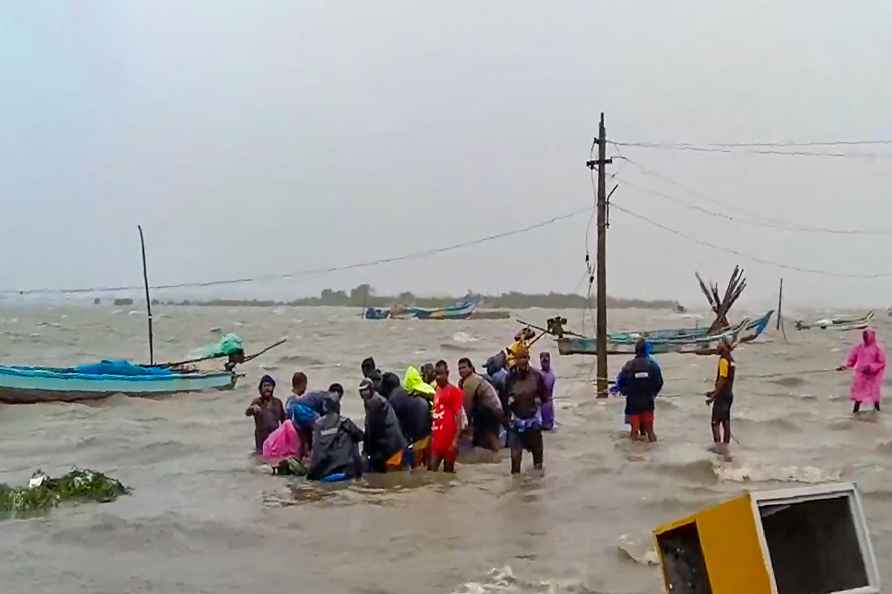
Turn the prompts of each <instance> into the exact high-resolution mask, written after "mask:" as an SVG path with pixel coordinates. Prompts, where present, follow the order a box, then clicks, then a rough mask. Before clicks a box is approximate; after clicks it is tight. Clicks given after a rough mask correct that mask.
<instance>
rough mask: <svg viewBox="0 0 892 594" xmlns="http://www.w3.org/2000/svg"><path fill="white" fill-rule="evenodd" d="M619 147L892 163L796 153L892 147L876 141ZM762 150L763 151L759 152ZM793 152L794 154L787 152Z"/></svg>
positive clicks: (854, 155) (868, 155)
mask: <svg viewBox="0 0 892 594" xmlns="http://www.w3.org/2000/svg"><path fill="white" fill-rule="evenodd" d="M612 142H613V143H614V144H615V145H617V146H625V147H634V148H643V149H657V150H673V151H690V152H699V153H726V154H750V155H774V156H785V157H832V158H841V159H864V160H873V159H890V158H892V153H878V152H849V151H810V150H796V149H797V147H809V146H815V147H820V146H859V145H862V146H863V145H870V144H872V145H880V144H892V141H885V140H875V141H861V142H858V141H832V142H823V143H787V144H784V143H714V144H695V143H687V142H674V143H672V142H665V143H661V142H627V141H612ZM759 147H763V148H759ZM784 149H794V150H784Z"/></svg>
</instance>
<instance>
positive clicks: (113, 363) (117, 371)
mask: <svg viewBox="0 0 892 594" xmlns="http://www.w3.org/2000/svg"><path fill="white" fill-rule="evenodd" d="M74 371H75V373H88V374H90V375H171V374H172V373H173V372H172V371H171V370H170V369H168V368H166V367H143V366H141V365H134V364H133V363H131V362H130V361H125V360H124V359H112V360H104V361H100V362H99V363H90V364H89V365H78V366H77V367H75V368H74Z"/></svg>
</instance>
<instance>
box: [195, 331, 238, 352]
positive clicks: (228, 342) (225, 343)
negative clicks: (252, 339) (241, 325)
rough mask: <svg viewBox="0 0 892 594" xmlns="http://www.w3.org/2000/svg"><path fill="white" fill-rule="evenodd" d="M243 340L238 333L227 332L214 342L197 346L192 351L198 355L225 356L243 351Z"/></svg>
mask: <svg viewBox="0 0 892 594" xmlns="http://www.w3.org/2000/svg"><path fill="white" fill-rule="evenodd" d="M244 351H245V347H244V341H243V340H242V337H241V336H239V335H238V334H227V335H226V336H224V337H223V338H221V339H220V340H219V341H217V342H215V343H214V344H209V345H207V346H203V347H199V348H197V349H195V351H193V352H192V355H193V356H194V357H196V358H198V357H225V356H228V355H232V354H234V353H239V352H244Z"/></svg>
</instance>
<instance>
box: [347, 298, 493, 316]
mask: <svg viewBox="0 0 892 594" xmlns="http://www.w3.org/2000/svg"><path fill="white" fill-rule="evenodd" d="M480 303H481V301H480V299H466V300H464V301H460V302H458V303H453V304H452V305H447V306H445V307H435V308H426V307H414V306H406V305H393V306H391V307H389V308H382V307H369V308H367V309H366V311H365V315H364V317H365V319H367V320H388V319H389V320H465V319H467V318H470V317H471V316H473V315H474V312H476V311H477V309H478V308H479V307H480Z"/></svg>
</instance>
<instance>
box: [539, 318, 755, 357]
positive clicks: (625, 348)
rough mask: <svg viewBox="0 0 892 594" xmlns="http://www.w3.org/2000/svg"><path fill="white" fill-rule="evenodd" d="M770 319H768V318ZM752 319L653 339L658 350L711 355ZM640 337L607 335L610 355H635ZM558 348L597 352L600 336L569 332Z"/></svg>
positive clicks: (568, 352)
mask: <svg viewBox="0 0 892 594" xmlns="http://www.w3.org/2000/svg"><path fill="white" fill-rule="evenodd" d="M765 323H766V324H767V323H768V322H767V321H766V322H765ZM749 324H750V320H743V321H742V322H740V323H739V324H737V325H736V326H734V327H733V328H729V329H728V330H725V331H724V332H720V333H717V334H711V335H707V336H686V337H680V338H661V339H657V340H651V339H650V338H648V342H650V343H651V347H652V350H651V352H652V353H654V354H661V353H681V354H695V355H711V354H715V353H716V352H717V348H718V345H719V342H720V341H722V340H729V341H737V340H738V335H740V334H741V333H742V332H744V331H745V330H746V328H747V327H748V326H749ZM636 342H637V339H636V340H620V341H615V340H612V339H611V338H610V337H608V338H607V354H608V355H634V354H635V343H636ZM557 344H558V352H559V353H560V354H561V355H597V354H598V343H597V339H595V338H592V337H588V336H571V335H565V336H562V337H561V338H558V339H557Z"/></svg>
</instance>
